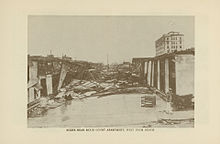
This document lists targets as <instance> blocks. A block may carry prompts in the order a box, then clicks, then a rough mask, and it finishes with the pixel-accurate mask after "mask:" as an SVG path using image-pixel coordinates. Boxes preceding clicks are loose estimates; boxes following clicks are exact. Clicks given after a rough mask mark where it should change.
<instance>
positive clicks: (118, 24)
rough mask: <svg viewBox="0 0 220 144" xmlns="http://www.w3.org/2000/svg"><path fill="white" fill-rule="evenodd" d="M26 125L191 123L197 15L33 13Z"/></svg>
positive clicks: (167, 125)
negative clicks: (195, 19)
mask: <svg viewBox="0 0 220 144" xmlns="http://www.w3.org/2000/svg"><path fill="white" fill-rule="evenodd" d="M27 25H28V28H27V42H28V51H27V53H28V55H27V66H26V67H27V96H26V99H27V104H26V107H27V127H28V128H82V127H83V128H87V127H93V128H99V127H120V128H194V119H195V117H194V105H195V104H194V101H195V99H196V95H194V87H195V85H194V79H195V78H194V67H195V66H194V59H195V42H194V39H195V34H194V31H195V24H194V16H178V15H175V16H172V15H170V16H157V15H152V16H143V15H142V16H138V15H137V16H123V15H121V16H120V15H119V16H110V15H106V16H96V15H94V16H77V15H29V16H28V18H27Z"/></svg>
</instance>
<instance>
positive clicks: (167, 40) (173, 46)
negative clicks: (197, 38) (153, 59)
mask: <svg viewBox="0 0 220 144" xmlns="http://www.w3.org/2000/svg"><path fill="white" fill-rule="evenodd" d="M155 47H156V56H159V55H163V54H166V53H172V52H174V51H182V50H185V48H184V35H183V34H181V33H179V32H173V31H171V32H169V33H167V34H164V35H163V36H162V37H160V38H159V39H158V40H156V42H155Z"/></svg>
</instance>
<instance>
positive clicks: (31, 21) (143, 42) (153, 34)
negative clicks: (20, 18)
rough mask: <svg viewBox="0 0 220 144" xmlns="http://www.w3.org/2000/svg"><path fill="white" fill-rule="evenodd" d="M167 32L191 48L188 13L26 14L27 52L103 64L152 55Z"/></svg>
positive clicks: (192, 22) (191, 26)
mask: <svg viewBox="0 0 220 144" xmlns="http://www.w3.org/2000/svg"><path fill="white" fill-rule="evenodd" d="M170 31H177V32H181V33H183V34H184V40H185V47H187V48H188V47H194V17H191V16H157V17H155V16H29V17H28V54H30V55H44V56H46V55H47V54H49V53H50V50H51V51H52V54H54V55H55V56H62V55H64V54H66V55H68V56H71V57H72V58H73V59H76V60H88V61H91V62H103V63H106V61H107V60H106V59H107V58H106V57H107V54H108V55H109V63H114V62H117V63H120V62H123V61H131V59H132V58H133V57H148V56H155V40H157V39H158V38H159V37H161V36H162V35H163V34H165V33H168V32H170Z"/></svg>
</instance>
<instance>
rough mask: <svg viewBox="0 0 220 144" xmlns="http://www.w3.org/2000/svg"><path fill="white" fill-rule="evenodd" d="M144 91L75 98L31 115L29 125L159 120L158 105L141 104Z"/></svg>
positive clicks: (133, 123) (121, 122)
mask: <svg viewBox="0 0 220 144" xmlns="http://www.w3.org/2000/svg"><path fill="white" fill-rule="evenodd" d="M141 96H143V94H122V95H111V96H106V97H102V98H97V97H91V98H87V99H83V100H72V101H68V102H66V103H65V104H64V105H62V106H60V107H58V108H55V109H50V110H48V111H47V113H46V114H45V115H44V116H42V117H36V118H29V119H28V127H68V128H69V127H104V126H105V127H106V126H113V127H114V126H129V125H135V124H140V123H144V122H149V121H155V120H157V116H156V108H144V107H141Z"/></svg>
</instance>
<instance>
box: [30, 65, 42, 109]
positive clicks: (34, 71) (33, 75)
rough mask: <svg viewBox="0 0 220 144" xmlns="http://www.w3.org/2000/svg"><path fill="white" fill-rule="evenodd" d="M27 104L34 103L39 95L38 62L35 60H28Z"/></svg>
mask: <svg viewBox="0 0 220 144" xmlns="http://www.w3.org/2000/svg"><path fill="white" fill-rule="evenodd" d="M27 72H28V87H27V90H28V91H27V93H28V105H32V104H33V103H35V102H36V101H37V100H38V99H39V98H40V96H41V93H40V90H41V89H42V87H41V85H40V80H39V78H38V63H37V62H36V61H29V62H28V70H27Z"/></svg>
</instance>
